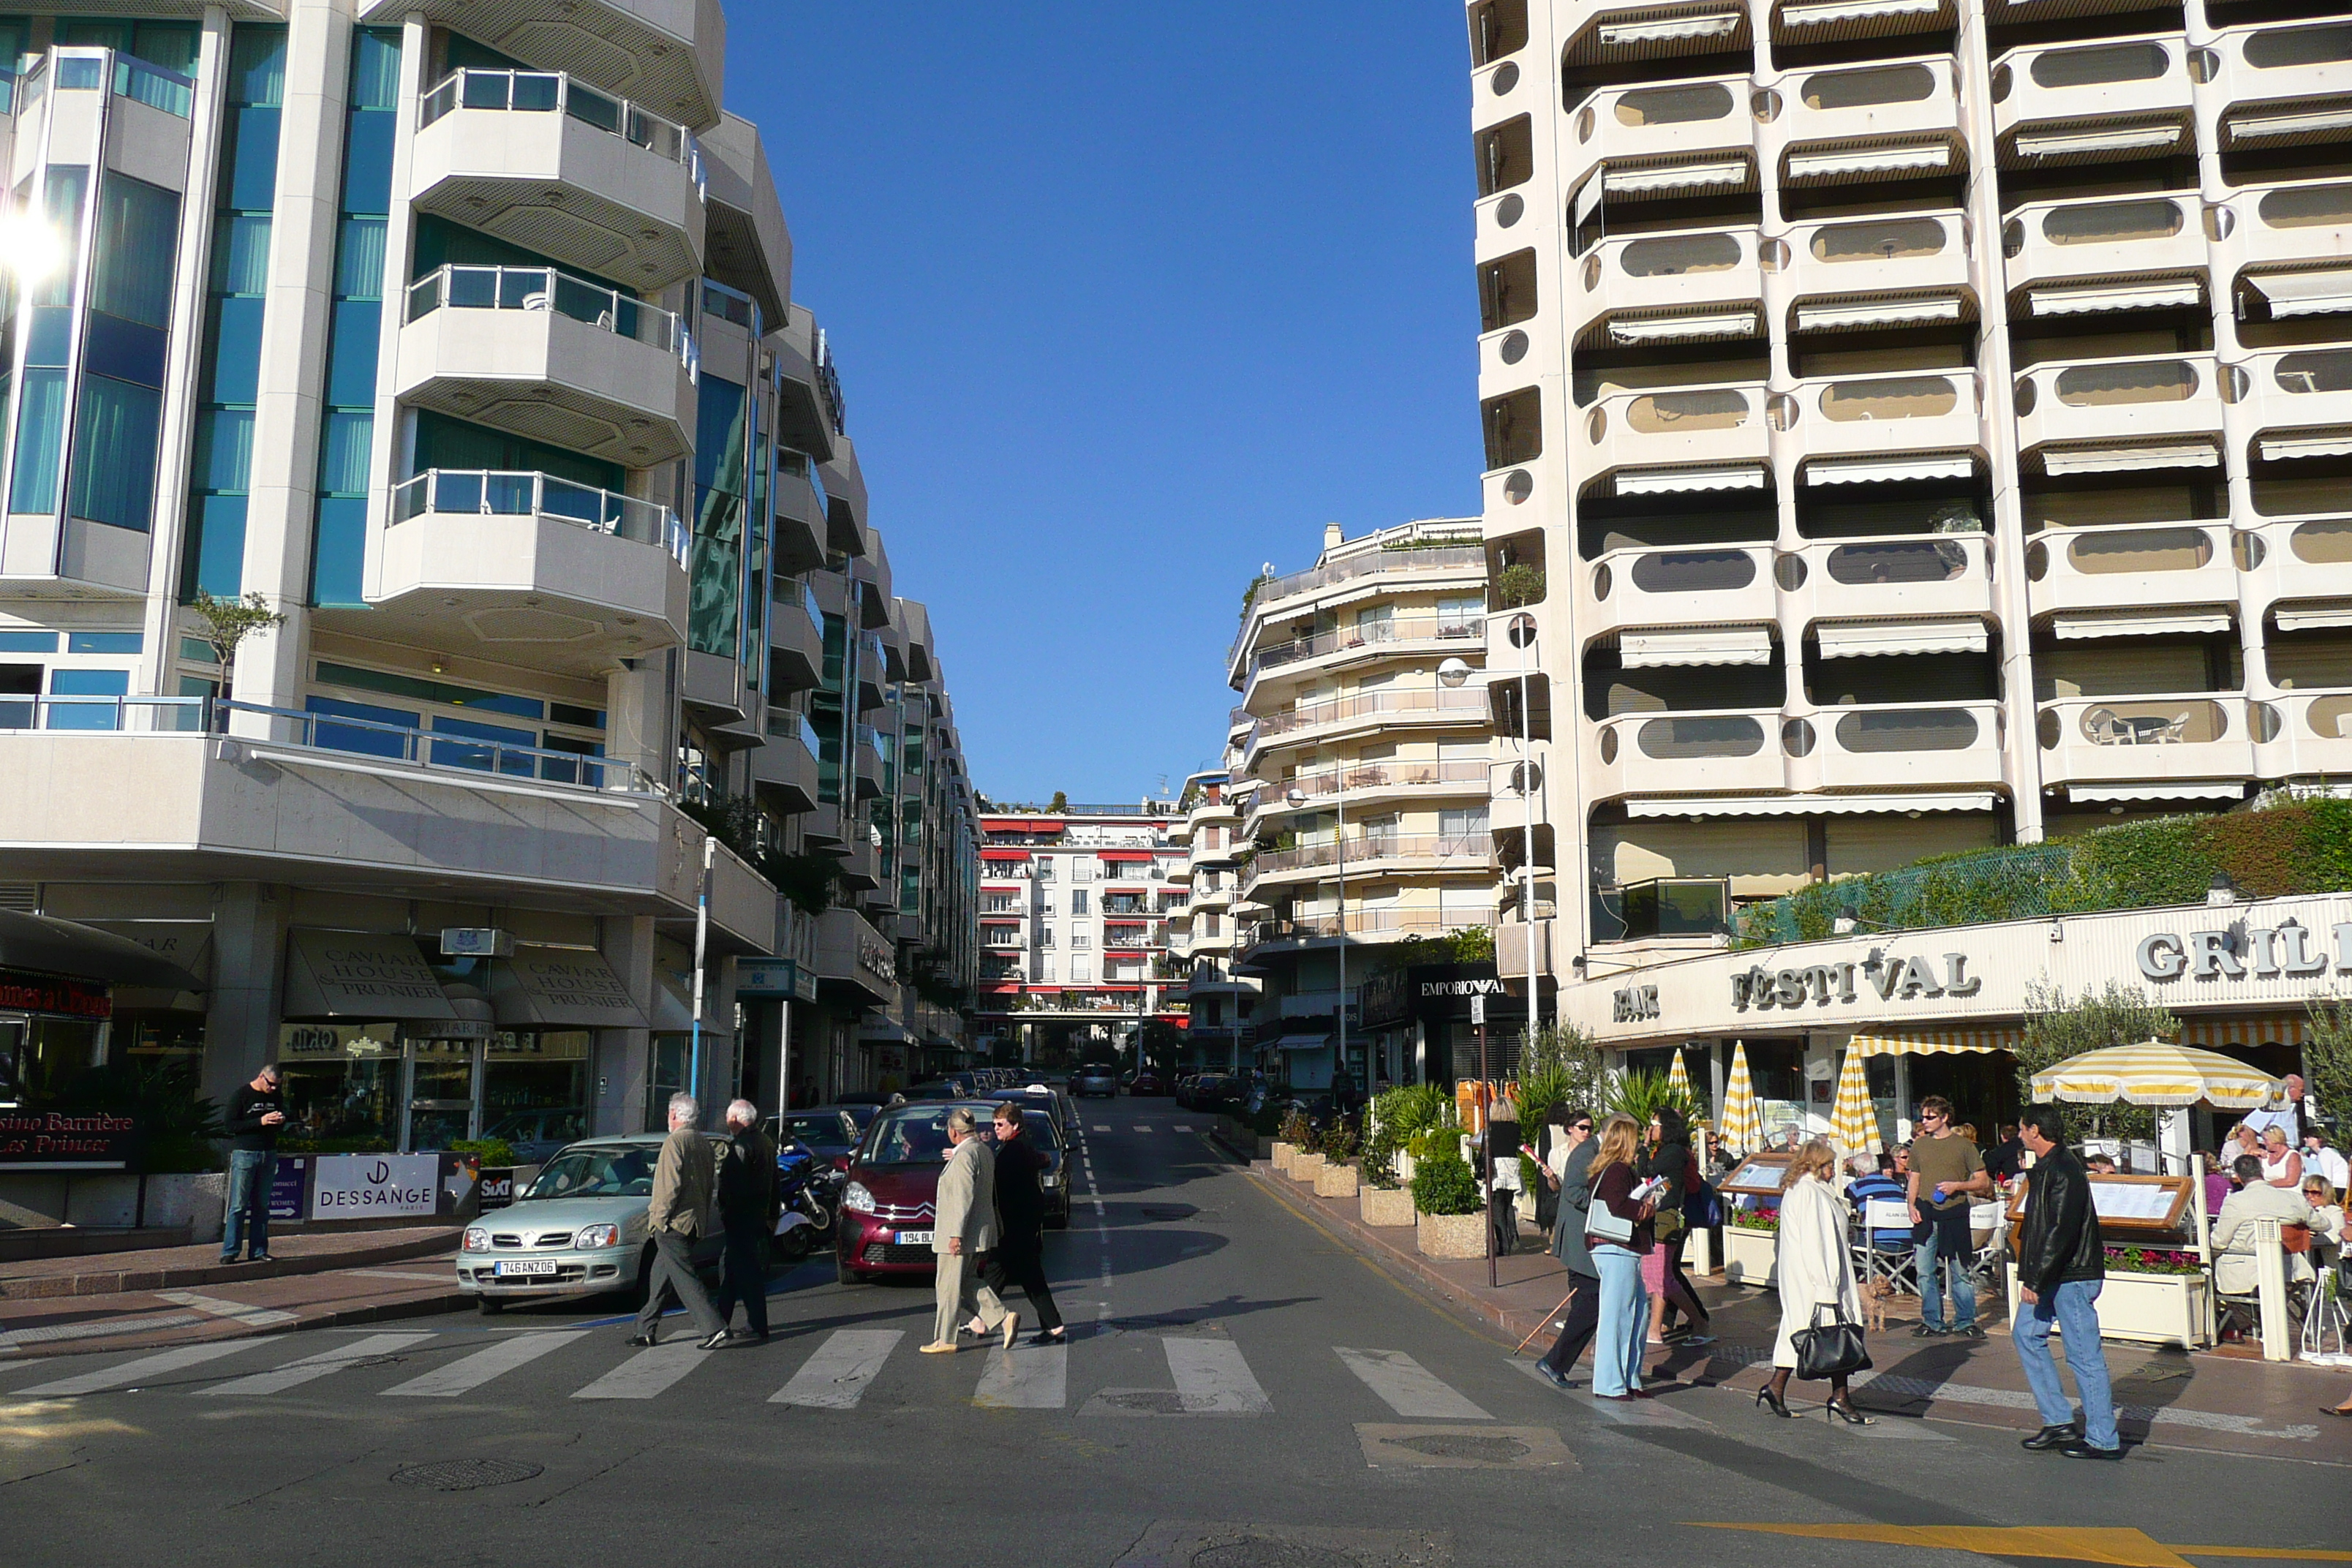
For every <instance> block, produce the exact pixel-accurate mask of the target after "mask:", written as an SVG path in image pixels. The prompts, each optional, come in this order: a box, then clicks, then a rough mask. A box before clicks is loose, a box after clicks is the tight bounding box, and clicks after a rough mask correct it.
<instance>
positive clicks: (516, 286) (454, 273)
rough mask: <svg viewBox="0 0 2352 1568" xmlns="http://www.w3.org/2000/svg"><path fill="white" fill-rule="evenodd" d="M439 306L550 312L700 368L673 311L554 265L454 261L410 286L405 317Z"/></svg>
mask: <svg viewBox="0 0 2352 1568" xmlns="http://www.w3.org/2000/svg"><path fill="white" fill-rule="evenodd" d="M443 309H447V310H538V311H542V312H551V313H553V314H555V315H559V316H567V317H569V318H571V319H572V321H579V322H582V323H583V324H585V325H587V326H591V327H594V328H596V329H597V330H598V331H606V332H612V333H614V334H615V335H616V336H619V337H624V338H628V339H631V340H633V341H635V342H641V343H644V344H646V345H647V346H648V347H651V348H656V349H660V350H663V351H665V352H667V353H675V354H677V357H678V360H679V363H683V364H684V365H685V366H686V367H687V369H688V371H689V372H692V373H698V372H699V369H700V363H701V362H700V357H699V356H698V354H697V353H696V351H695V346H694V334H693V333H692V332H690V331H687V329H686V325H685V323H684V322H683V321H681V320H680V319H679V318H678V317H677V315H676V314H675V313H673V312H671V311H668V310H663V309H662V308H661V307H660V306H658V305H648V304H646V303H645V302H644V301H643V300H633V299H631V298H630V297H629V296H628V295H626V294H624V293H621V292H620V291H618V290H617V289H607V288H605V287H604V285H603V284H601V283H591V282H589V281H587V280H586V279H582V278H574V277H572V275H571V274H570V273H568V272H560V271H558V270H557V269H555V268H552V267H470V266H459V265H456V264H452V265H450V266H447V267H440V268H435V269H434V270H433V271H431V272H428V273H426V274H425V276H424V277H422V278H419V279H417V280H416V281H415V282H414V283H411V284H410V285H409V286H408V317H407V319H408V320H409V321H421V320H423V319H424V318H425V317H426V316H429V315H431V314H432V313H433V312H434V311H436V310H443Z"/></svg>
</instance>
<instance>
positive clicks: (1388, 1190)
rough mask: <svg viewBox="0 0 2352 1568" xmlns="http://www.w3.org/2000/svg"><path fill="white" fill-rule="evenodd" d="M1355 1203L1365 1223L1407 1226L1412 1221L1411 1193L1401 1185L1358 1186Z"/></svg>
mask: <svg viewBox="0 0 2352 1568" xmlns="http://www.w3.org/2000/svg"><path fill="white" fill-rule="evenodd" d="M1356 1204H1357V1212H1358V1213H1359V1214H1360V1215H1362V1216H1363V1221H1364V1223H1365V1224H1366V1225H1384V1226H1407V1225H1411V1224H1412V1222H1413V1212H1412V1193H1411V1192H1410V1191H1408V1190H1407V1189H1405V1188H1403V1187H1358V1188H1357V1189H1356Z"/></svg>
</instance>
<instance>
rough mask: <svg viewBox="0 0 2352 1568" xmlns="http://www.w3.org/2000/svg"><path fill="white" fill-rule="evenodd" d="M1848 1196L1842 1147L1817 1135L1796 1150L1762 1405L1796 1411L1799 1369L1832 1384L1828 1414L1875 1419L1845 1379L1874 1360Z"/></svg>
mask: <svg viewBox="0 0 2352 1568" xmlns="http://www.w3.org/2000/svg"><path fill="white" fill-rule="evenodd" d="M1846 1219H1847V1210H1846V1205H1845V1199H1844V1198H1843V1196H1842V1195H1840V1194H1839V1192H1838V1189H1837V1151H1836V1150H1834V1149H1832V1148H1831V1147H1830V1145H1829V1142H1827V1141H1826V1140H1824V1139H1820V1138H1816V1139H1814V1140H1813V1141H1812V1142H1809V1143H1807V1144H1806V1145H1805V1146H1804V1147H1803V1148H1801V1149H1800V1150H1798V1151H1797V1158H1796V1160H1795V1161H1794V1162H1793V1163H1791V1164H1790V1166H1789V1179H1788V1183H1787V1184H1786V1185H1785V1186H1783V1187H1782V1188H1781V1189H1780V1238H1779V1246H1778V1248H1777V1250H1776V1257H1775V1260H1774V1266H1773V1272H1774V1285H1775V1288H1776V1289H1778V1290H1779V1291H1780V1335H1779V1337H1778V1338H1777V1339H1775V1340H1774V1341H1773V1342H1772V1381H1771V1382H1770V1383H1769V1384H1766V1385H1765V1387H1764V1390H1763V1392H1761V1393H1759V1394H1757V1396H1756V1403H1757V1404H1759V1405H1763V1406H1764V1407H1765V1408H1767V1409H1768V1410H1769V1411H1771V1412H1772V1414H1773V1415H1782V1416H1790V1415H1793V1413H1792V1412H1791V1411H1790V1409H1789V1401H1788V1392H1789V1378H1790V1375H1791V1374H1792V1373H1793V1374H1794V1375H1796V1376H1798V1377H1802V1378H1805V1379H1807V1380H1809V1381H1810V1380H1812V1379H1815V1378H1822V1377H1826V1378H1828V1379H1829V1382H1830V1398H1829V1403H1828V1404H1827V1405H1824V1406H1822V1409H1823V1410H1824V1412H1825V1413H1827V1414H1828V1415H1832V1416H1834V1417H1836V1418H1837V1419H1838V1420H1841V1421H1844V1422H1847V1423H1849V1424H1850V1425H1852V1426H1875V1425H1877V1423H1876V1422H1875V1421H1874V1419H1873V1418H1872V1417H1870V1416H1868V1415H1864V1414H1863V1413H1862V1412H1861V1411H1859V1410H1856V1409H1855V1408H1854V1407H1853V1391H1852V1390H1850V1389H1849V1388H1848V1387H1847V1386H1846V1379H1847V1378H1848V1377H1850V1376H1852V1375H1853V1373H1857V1372H1861V1371H1864V1370H1865V1369H1866V1368H1868V1367H1869V1365H1870V1353H1869V1352H1867V1351H1866V1350H1864V1348H1863V1342H1862V1293H1861V1292H1860V1291H1859V1290H1857V1289H1855V1288H1854V1281H1853V1251H1852V1249H1851V1247H1850V1246H1849V1244H1848V1242H1847V1239H1846Z"/></svg>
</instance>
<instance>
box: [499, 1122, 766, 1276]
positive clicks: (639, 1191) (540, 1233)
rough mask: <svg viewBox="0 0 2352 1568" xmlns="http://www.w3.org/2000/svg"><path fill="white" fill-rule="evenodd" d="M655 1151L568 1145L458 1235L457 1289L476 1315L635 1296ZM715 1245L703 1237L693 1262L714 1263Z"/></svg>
mask: <svg viewBox="0 0 2352 1568" xmlns="http://www.w3.org/2000/svg"><path fill="white" fill-rule="evenodd" d="M661 1146H662V1139H661V1135H660V1134H658V1133H650V1132H649V1133H640V1134H636V1135H634V1136H624V1137H615V1138H590V1139H586V1140H584V1141H583V1142H578V1143H573V1144H571V1145H569V1146H567V1147H566V1148H565V1149H564V1150H563V1151H562V1152H560V1153H558V1154H557V1155H556V1156H555V1158H554V1159H552V1160H550V1161H549V1162H548V1163H547V1164H546V1166H545V1167H544V1168H543V1169H541V1172H540V1173H539V1179H538V1180H537V1181H535V1182H533V1183H532V1184H530V1191H528V1192H526V1193H524V1194H522V1195H521V1196H520V1198H517V1199H516V1200H515V1201H514V1202H513V1203H512V1204H510V1205H508V1206H507V1207H505V1208H502V1209H493V1210H491V1211H490V1212H489V1213H488V1214H487V1215H483V1216H482V1217H481V1218H479V1219H478V1220H476V1221H475V1222H474V1223H473V1224H472V1225H470V1226H467V1227H466V1235H465V1240H464V1244H463V1247H462V1249H461V1250H460V1251H459V1252H458V1254H457V1289H459V1290H460V1291H462V1292H463V1293H465V1294H466V1295H468V1296H471V1297H473V1298H474V1299H475V1301H476V1302H477V1304H478V1305H479V1307H480V1308H481V1310H483V1311H484V1312H497V1311H500V1310H504V1309H505V1307H506V1305H507V1303H508V1302H509V1301H519V1300H536V1299H546V1298H551V1297H561V1296H586V1295H594V1294H598V1293H600V1292H604V1291H608V1290H629V1291H636V1290H642V1289H644V1286H645V1280H646V1269H647V1268H649V1267H650V1265H651V1261H652V1258H653V1246H652V1243H651V1242H650V1241H649V1240H648V1239H647V1237H646V1229H647V1226H646V1208H647V1207H648V1206H649V1205H650V1204H651V1201H652V1198H653V1191H654V1165H655V1163H656V1161H657V1160H659V1159H660V1157H661ZM716 1228H717V1227H716V1226H711V1227H709V1229H710V1230H712V1231H715V1230H716ZM720 1246H721V1238H720V1237H718V1236H716V1235H705V1236H704V1237H701V1238H700V1239H699V1240H698V1242H697V1244H696V1247H695V1261H696V1263H697V1264H698V1265H705V1266H708V1265H709V1264H711V1263H715V1262H716V1261H717V1259H718V1257H719V1247H720Z"/></svg>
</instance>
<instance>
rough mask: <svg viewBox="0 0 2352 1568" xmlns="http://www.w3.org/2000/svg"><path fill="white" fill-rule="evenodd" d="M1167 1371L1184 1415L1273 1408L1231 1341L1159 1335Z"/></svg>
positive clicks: (1254, 1412) (1257, 1411)
mask: <svg viewBox="0 0 2352 1568" xmlns="http://www.w3.org/2000/svg"><path fill="white" fill-rule="evenodd" d="M1160 1344H1161V1345H1162V1346H1164V1347H1165V1348H1166V1350H1167V1352H1168V1373H1169V1375H1170V1376H1171V1377H1172V1378H1174V1379H1175V1380H1176V1394H1177V1397H1178V1399H1179V1400H1181V1402H1182V1404H1183V1406H1184V1413H1185V1414H1186V1415H1265V1414H1267V1413H1268V1412H1269V1411H1271V1410H1273V1408H1274V1402H1273V1401H1272V1400H1270V1399H1268V1398H1266V1396H1265V1389H1263V1388H1261V1387H1259V1386H1258V1381H1257V1379H1256V1378H1255V1377H1254V1376H1253V1375H1251V1373H1250V1369H1249V1363H1247V1362H1246V1361H1244V1360H1243V1359H1242V1347H1241V1346H1239V1345H1237V1344H1235V1343H1234V1342H1232V1341H1231V1340H1185V1339H1176V1338H1172V1337H1167V1338H1162V1339H1161V1340H1160Z"/></svg>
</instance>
